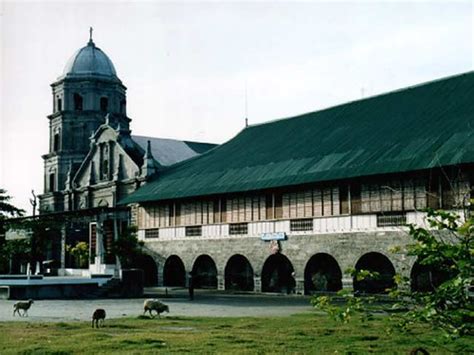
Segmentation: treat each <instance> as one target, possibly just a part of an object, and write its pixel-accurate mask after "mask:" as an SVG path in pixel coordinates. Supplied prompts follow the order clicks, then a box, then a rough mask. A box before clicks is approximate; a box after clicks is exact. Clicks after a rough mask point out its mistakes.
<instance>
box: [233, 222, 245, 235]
mask: <svg viewBox="0 0 474 355" xmlns="http://www.w3.org/2000/svg"><path fill="white" fill-rule="evenodd" d="M229 234H231V235H233V234H248V223H231V224H229Z"/></svg>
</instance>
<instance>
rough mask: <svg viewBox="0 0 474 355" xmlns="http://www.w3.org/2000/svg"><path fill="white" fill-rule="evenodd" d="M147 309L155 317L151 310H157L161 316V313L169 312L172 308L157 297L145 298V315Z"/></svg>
mask: <svg viewBox="0 0 474 355" xmlns="http://www.w3.org/2000/svg"><path fill="white" fill-rule="evenodd" d="M147 311H148V312H150V317H152V318H153V314H152V313H151V311H155V312H156V313H157V314H158V318H161V317H160V313H163V312H167V313H169V311H170V309H169V307H168V306H167V305H166V304H164V303H162V302H161V301H160V300H157V299H156V298H155V299H147V300H145V302H143V315H145V314H146V312H147Z"/></svg>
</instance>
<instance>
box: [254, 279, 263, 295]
mask: <svg viewBox="0 0 474 355" xmlns="http://www.w3.org/2000/svg"><path fill="white" fill-rule="evenodd" d="M253 291H254V292H255V293H261V292H262V278H261V277H260V276H257V275H255V276H254V277H253Z"/></svg>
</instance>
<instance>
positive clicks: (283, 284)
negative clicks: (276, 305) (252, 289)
mask: <svg viewBox="0 0 474 355" xmlns="http://www.w3.org/2000/svg"><path fill="white" fill-rule="evenodd" d="M293 272H294V268H293V265H292V264H291V262H290V260H289V259H288V258H287V257H286V256H285V255H283V254H274V255H271V256H269V257H268V258H267V260H265V264H263V268H262V292H286V293H291V292H292V291H293V290H294V287H295V283H296V282H295V278H294V275H293Z"/></svg>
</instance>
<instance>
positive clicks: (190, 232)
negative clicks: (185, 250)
mask: <svg viewBox="0 0 474 355" xmlns="http://www.w3.org/2000/svg"><path fill="white" fill-rule="evenodd" d="M201 235H202V226H188V227H186V237H198V236H201Z"/></svg>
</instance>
